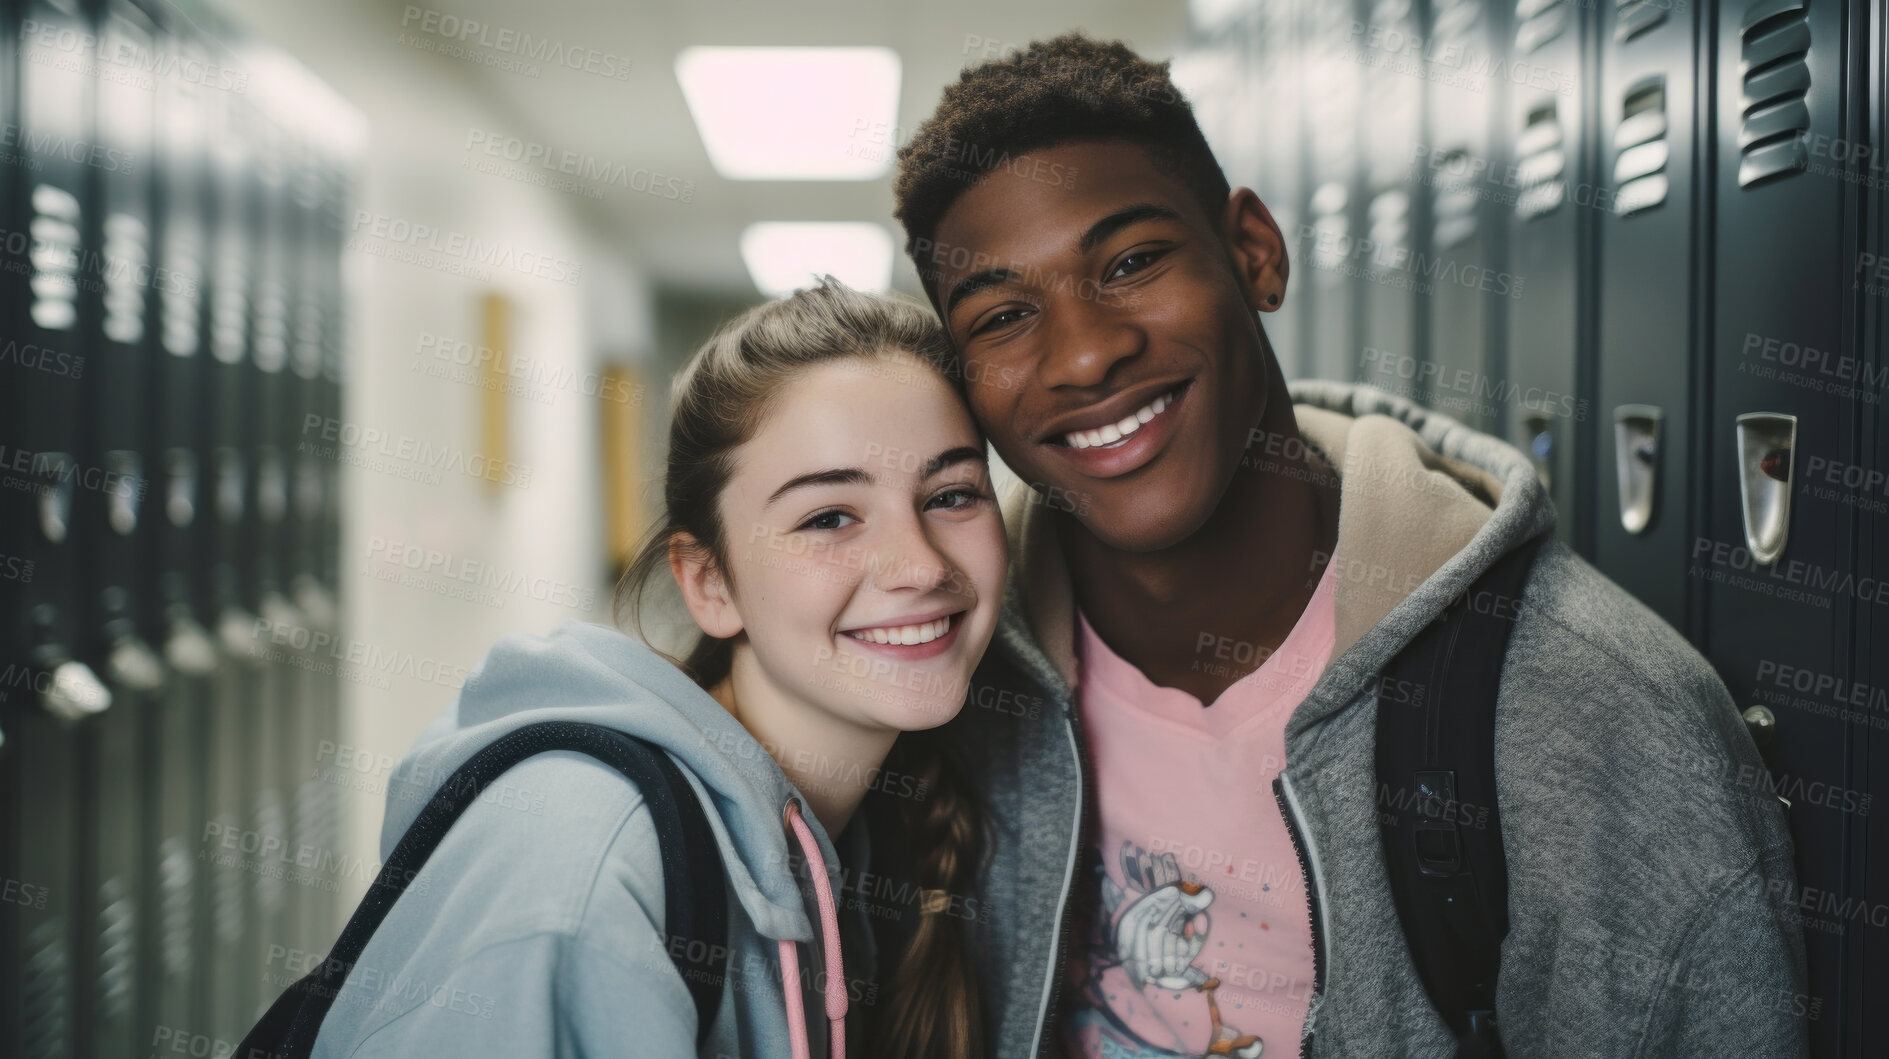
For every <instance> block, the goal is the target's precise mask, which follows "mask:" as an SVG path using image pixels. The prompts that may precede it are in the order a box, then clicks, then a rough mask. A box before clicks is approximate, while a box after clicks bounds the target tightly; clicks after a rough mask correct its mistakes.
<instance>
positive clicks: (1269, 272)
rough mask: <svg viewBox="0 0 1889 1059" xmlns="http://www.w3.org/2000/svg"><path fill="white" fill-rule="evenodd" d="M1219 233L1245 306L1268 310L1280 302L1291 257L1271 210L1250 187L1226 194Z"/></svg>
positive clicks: (1290, 268) (1263, 310) (1284, 290)
mask: <svg viewBox="0 0 1889 1059" xmlns="http://www.w3.org/2000/svg"><path fill="white" fill-rule="evenodd" d="M1221 234H1222V237H1223V238H1224V239H1225V240H1226V245H1227V254H1228V256H1229V257H1230V258H1231V259H1232V262H1233V274H1234V278H1235V279H1237V280H1238V281H1239V284H1240V293H1241V294H1242V295H1243V296H1244V297H1245V298H1246V304H1247V307H1248V308H1252V309H1258V310H1259V311H1260V312H1263V313H1269V312H1272V311H1273V310H1275V309H1277V308H1279V307H1280V306H1281V305H1284V304H1285V300H1286V278H1287V277H1288V276H1289V275H1290V274H1291V272H1292V261H1291V259H1290V258H1289V257H1288V256H1287V254H1286V240H1285V236H1284V235H1283V234H1281V233H1280V231H1279V225H1278V223H1277V222H1275V221H1274V220H1273V219H1272V211H1271V210H1268V209H1267V208H1266V204H1265V203H1264V202H1261V201H1260V200H1259V196H1258V195H1256V194H1254V193H1253V189H1252V188H1234V189H1233V193H1232V194H1230V195H1228V196H1227V208H1226V214H1225V216H1224V217H1222V218H1221Z"/></svg>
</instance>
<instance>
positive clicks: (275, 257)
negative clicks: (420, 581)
mask: <svg viewBox="0 0 1889 1059" xmlns="http://www.w3.org/2000/svg"><path fill="white" fill-rule="evenodd" d="M276 119H277V115H274V114H271V113H268V112H266V111H261V110H259V111H256V112H255V113H254V121H253V122H252V125H251V128H252V130H253V132H254V139H253V142H252V156H253V157H254V159H255V165H254V166H253V167H252V170H251V171H252V173H253V174H254V176H255V178H256V179H255V182H254V186H253V189H252V191H251V201H252V203H253V207H252V208H253V209H254V210H255V214H254V216H255V231H256V233H257V235H256V242H255V244H254V260H255V262H256V267H255V269H254V271H253V277H254V280H253V282H254V288H253V289H254V299H253V301H252V302H251V305H250V311H251V316H250V360H251V366H252V367H253V369H254V370H255V371H256V372H257V373H258V377H257V379H256V383H255V385H256V387H257V389H256V397H257V400H256V420H255V422H256V433H255V449H254V451H255V467H256V479H255V488H256V492H255V500H256V502H255V510H254V514H253V518H252V519H251V520H250V523H249V533H248V542H249V543H248V547H247V548H246V549H245V552H244V555H243V558H244V560H245V561H246V563H247V564H248V565H249V566H250V570H248V571H246V572H245V574H244V579H245V580H246V581H248V582H250V583H251V584H253V586H254V587H253V589H251V590H250V598H252V599H253V600H254V605H255V608H256V613H257V615H258V616H259V617H261V618H262V619H263V620H264V621H266V622H267V623H268V624H267V627H268V628H269V629H270V630H272V635H271V636H270V637H269V641H268V645H269V647H270V648H272V651H271V653H270V655H269V657H268V661H266V662H265V663H264V664H263V665H262V667H261V674H260V675H261V678H262V685H261V688H262V690H261V692H260V694H259V695H258V697H257V699H256V701H255V703H254V706H253V708H254V710H255V714H256V718H255V721H256V727H255V729H254V732H253V735H252V738H253V740H254V741H253V742H252V743H251V749H250V755H251V759H252V761H254V762H255V768H256V773H255V775H256V786H255V789H254V790H253V791H252V792H251V802H250V828H251V829H252V830H253V831H255V832H256V834H257V835H258V836H259V837H260V841H261V843H262V849H263V850H264V851H265V852H264V853H263V854H262V855H261V857H260V859H261V860H262V862H263V863H262V870H261V871H259V872H258V873H256V875H255V876H254V891H255V892H254V902H255V908H256V911H257V918H256V929H255V931H254V932H252V934H251V936H250V951H249V953H248V955H247V956H246V957H245V959H246V963H247V970H246V973H247V974H248V976H249V977H250V978H251V979H252V980H253V981H256V982H258V983H259V984H260V983H262V982H263V976H264V974H265V972H266V971H267V970H268V969H269V960H268V954H269V951H270V946H272V945H276V946H282V945H284V943H285V942H286V941H287V940H288V939H287V934H288V931H289V924H290V923H291V922H293V919H294V916H293V910H292V908H291V905H292V904H293V901H294V898H295V895H296V892H297V891H299V890H300V889H302V887H301V886H300V885H298V884H297V883H296V882H295V881H294V879H293V877H292V876H291V875H290V873H291V872H292V871H293V869H294V868H295V864H294V862H293V860H292V857H293V847H291V846H290V844H289V835H290V823H291V821H290V817H289V813H290V810H291V807H292V802H291V799H292V797H293V793H294V781H293V776H294V770H295V769H296V768H297V767H298V765H299V757H300V755H299V754H297V753H296V752H295V751H296V748H295V747H293V746H292V745H291V740H290V738H289V733H290V731H291V727H290V725H291V722H292V720H293V717H294V695H295V693H296V689H297V688H299V686H300V684H301V680H300V676H299V674H300V673H301V672H302V671H301V670H300V669H299V668H298V667H296V666H295V665H294V664H292V657H293V655H294V654H296V653H299V648H298V647H297V644H298V642H300V636H301V633H300V630H302V629H303V628H304V627H305V626H306V622H305V620H304V619H303V618H302V615H301V613H300V612H299V611H298V610H297V609H296V607H295V605H294V604H293V603H292V602H290V600H289V597H288V594H287V590H288V584H287V580H286V578H285V575H284V561H285V559H286V556H287V552H288V548H287V526H286V523H287V516H288V512H289V504H290V496H289V487H290V463H289V453H288V452H287V451H286V449H285V446H289V445H292V443H293V439H294V437H295V435H296V434H297V433H298V432H299V431H300V430H301V422H300V420H298V419H295V418H294V412H295V411H296V409H295V408H294V407H293V405H292V404H291V398H292V396H293V395H294V392H295V391H294V382H295V379H296V376H295V375H294V373H293V372H291V371H289V370H288V368H289V356H290V345H291V342H292V339H293V335H292V334H291V332H290V321H291V313H290V308H291V297H292V289H291V286H290V284H291V271H290V269H291V266H292V264H293V261H294V249H295V248H294V245H293V243H292V242H291V240H292V238H293V233H294V214H293V209H294V206H293V204H292V203H291V201H290V199H289V178H290V173H289V165H290V161H291V158H290V154H289V150H288V143H287V138H286V136H285V133H284V130H283V129H282V128H281V126H279V125H278V124H276ZM284 640H286V642H283V641H284ZM259 646H261V645H259ZM277 652H279V653H277ZM276 992H277V991H276V990H274V989H273V988H269V987H267V986H261V987H259V988H258V989H257V991H256V994H255V996H256V1000H257V1003H258V1005H259V1008H266V1007H267V1005H268V1004H269V1003H271V1002H273V1001H274V999H275V993H276ZM260 1014H261V1010H260V1009H259V1010H257V1011H255V1012H252V1015H260Z"/></svg>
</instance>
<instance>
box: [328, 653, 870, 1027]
mask: <svg viewBox="0 0 1889 1059" xmlns="http://www.w3.org/2000/svg"><path fill="white" fill-rule="evenodd" d="M549 720H572V721H588V722H593V723H596V724H603V725H608V726H611V727H613V728H617V729H620V730H622V731H625V732H628V733H630V734H632V735H637V736H641V737H643V738H645V739H649V740H651V741H653V742H655V743H656V744H658V745H659V746H661V747H663V748H664V749H666V750H667V751H668V753H669V755H670V757H671V758H672V759H674V760H675V761H676V762H677V763H678V764H679V765H680V766H681V767H682V771H683V773H684V774H685V775H686V776H687V777H688V779H689V784H690V787H691V788H693V789H694V790H695V793H696V796H697V797H698V798H699V799H700V801H701V804H702V806H703V809H704V811H705V812H706V814H707V816H708V819H709V823H710V825H711V826H712V828H713V829H714V832H715V839H716V841H717V842H718V843H719V844H720V846H721V855H722V859H723V861H724V862H725V864H726V867H727V881H726V883H725V886H726V893H727V894H728V901H727V906H728V947H729V950H730V951H729V960H728V964H727V968H726V969H727V972H728V976H727V978H726V980H725V985H724V987H723V989H722V1000H721V1007H720V1010H719V1014H718V1015H717V1017H716V1019H715V1022H714V1025H713V1030H712V1033H711V1035H710V1037H709V1039H708V1042H707V1045H706V1046H705V1047H704V1048H703V1050H702V1051H701V1052H700V1054H701V1055H703V1056H728V1057H737V1056H786V1055H791V1054H797V1053H796V1050H795V1048H794V1047H793V1045H794V1043H795V1042H794V1040H793V1038H794V1037H796V1036H799V1033H801V1032H804V1033H805V1034H806V1037H807V1040H808V1047H809V1048H810V1049H811V1054H813V1055H816V1056H817V1055H825V1054H827V1051H828V1046H829V1045H828V1036H829V1029H828V1016H829V1013H830V1012H831V1011H833V1010H834V1009H835V1008H836V1006H837V1007H838V1008H844V1007H845V1006H846V1004H845V1003H843V1002H842V1000H841V998H848V997H849V998H850V1000H851V1002H852V1006H853V1007H854V1008H855V1009H856V1008H857V1007H858V1006H859V1005H860V1004H862V1003H863V1004H870V1003H872V1001H873V1000H874V999H875V997H876V988H875V987H874V986H873V985H872V984H871V983H872V982H873V981H874V980H875V978H874V975H875V969H876V968H875V965H876V955H875V953H874V952H873V948H874V942H873V938H872V935H871V931H870V929H869V927H868V926H867V925H866V919H865V915H866V914H865V911H864V906H865V903H866V902H863V901H845V900H842V901H841V904H842V905H845V906H846V908H845V909H844V910H843V912H842V914H844V915H846V916H847V917H848V918H849V919H850V920H851V922H850V923H849V924H848V927H847V929H848V932H849V935H850V936H849V937H848V938H847V940H846V941H845V942H844V943H843V944H839V945H834V946H831V948H835V949H839V950H842V954H843V962H844V972H843V974H840V975H834V974H831V973H830V971H831V966H832V957H831V956H830V955H829V952H828V949H829V945H828V944H827V943H826V941H825V940H824V939H822V938H820V937H816V934H817V933H818V932H816V930H815V928H814V923H815V922H816V921H818V920H819V918H820V913H819V908H818V905H817V903H816V901H815V895H814V893H813V888H812V886H811V884H810V882H809V881H808V880H809V876H808V867H809V865H810V864H811V865H813V867H814V868H815V870H822V868H824V873H826V874H827V875H828V878H829V879H830V880H831V882H832V886H833V889H834V890H835V891H836V892H840V893H841V894H844V892H845V887H844V886H843V883H844V882H845V881H846V879H847V878H853V879H858V878H859V876H858V874H857V873H858V872H860V871H861V870H862V869H864V868H865V867H866V864H867V859H868V856H869V851H868V850H867V848H866V841H865V832H866V828H865V827H849V828H847V829H846V830H845V831H844V832H843V833H842V837H843V838H844V839H845V840H846V841H845V842H844V843H843V845H844V846H845V847H846V848H845V849H844V851H843V852H836V850H835V848H834V846H833V843H832V841H831V840H830V839H829V838H828V836H827V834H826V832H825V830H824V829H822V827H821V826H820V823H819V821H818V820H816V819H815V818H814V817H813V814H812V813H811V812H810V811H809V810H808V808H807V806H806V803H805V801H804V799H803V798H802V797H801V795H800V794H799V793H798V792H797V791H796V790H795V789H794V787H793V785H792V784H791V783H790V782H789V781H788V779H787V777H786V776H785V775H784V774H783V773H782V772H781V770H780V767H779V766H778V765H777V764H776V763H775V761H774V760H773V758H771V757H770V756H769V755H768V753H767V752H766V750H765V749H763V748H762V746H761V745H760V743H758V742H756V741H755V739H754V737H753V736H751V735H749V734H748V732H747V730H746V729H744V728H743V727H742V726H741V725H740V723H739V722H737V721H736V720H735V719H734V718H733V717H732V716H731V715H730V714H729V713H728V711H727V710H725V709H723V708H722V707H721V705H720V704H719V703H717V702H716V701H715V700H714V699H713V698H712V697H710V696H709V695H708V693H707V692H705V691H703V690H702V689H701V688H700V687H698V686H697V685H696V684H694V683H693V682H692V681H690V680H689V679H688V677H687V676H685V675H684V674H683V673H682V672H681V671H679V670H677V669H676V668H675V667H673V666H671V665H670V664H669V663H668V662H666V661H664V660H663V659H662V658H661V657H660V656H659V655H657V654H656V653H655V652H653V651H651V650H650V649H649V648H648V647H646V646H644V645H643V644H641V643H639V642H637V641H636V640H634V639H631V638H630V637H628V636H626V635H624V634H623V633H621V632H618V631H617V630H615V629H612V628H608V627H606V626H602V625H594V624H588V623H579V622H569V623H566V624H564V625H563V626H561V627H559V628H558V629H557V630H555V631H554V632H553V633H552V634H551V635H550V636H548V637H540V636H526V635H513V636H507V637H505V638H504V639H502V640H500V641H499V642H498V643H497V644H496V645H495V646H494V647H493V648H492V650H491V653H490V654H488V655H487V656H486V659H485V661H484V663H483V664H482V665H481V667H480V668H479V670H478V671H477V672H476V673H475V674H474V675H473V677H472V678H471V679H470V680H468V681H467V683H466V686H465V688H464V690H462V691H461V693H460V695H459V698H458V701H457V702H455V703H454V704H453V706H452V707H451V708H449V709H448V710H447V711H446V712H445V713H444V714H443V715H442V716H441V717H440V718H439V720H438V721H436V722H435V723H434V724H433V725H432V727H430V728H429V729H428V730H427V731H426V732H425V734H423V735H422V736H421V738H420V740H419V742H418V743H417V744H416V745H415V746H414V748H413V749H412V750H411V751H409V752H408V754H407V756H406V757H405V758H404V759H403V760H402V761H401V763H400V765H399V767H398V768H397V769H396V770H395V772H394V774H393V776H392V778H391V779H390V781H389V784H388V788H389V789H388V798H387V817H386V822H385V824H384V826H383V829H382V833H381V856H382V858H383V859H384V858H385V857H386V856H387V855H388V854H389V853H391V852H392V850H393V847H394V844H395V843H397V842H398V841H399V839H400V836H401V835H402V834H404V833H405V832H406V830H407V828H408V826H409V825H411V824H412V822H413V820H414V818H415V817H416V816H417V815H418V814H419V811H420V809H421V808H422V807H423V806H424V805H425V803H426V801H427V799H429V798H430V797H431V796H432V794H433V792H434V791H435V790H436V789H437V788H438V787H439V786H440V784H441V783H443V782H444V781H445V780H446V778H447V777H448V776H450V775H451V774H452V772H453V770H454V769H455V768H457V767H458V766H459V765H461V764H462V763H464V762H465V761H466V760H467V759H468V758H470V757H471V756H472V755H473V754H474V753H475V752H477V751H478V750H479V749H480V748H482V747H484V746H486V745H487V744H489V743H491V742H492V741H493V740H495V739H497V738H498V737H499V736H501V735H503V734H505V733H506V732H509V731H511V730H513V729H515V728H518V727H520V726H522V725H525V724H529V723H532V722H535V721H549ZM680 793H682V792H678V794H680ZM790 801H792V802H795V803H797V804H798V806H799V811H800V815H801V816H802V817H804V819H805V821H806V824H807V829H808V834H807V836H805V838H802V837H800V836H797V835H795V834H794V829H792V828H790V826H789V825H788V823H787V822H786V821H785V820H784V819H783V811H784V809H785V807H786V806H787V804H788V803H789V802H790ZM861 815H862V814H857V813H856V814H855V818H856V819H857V818H859V817H860V816H861ZM804 842H811V843H814V844H817V849H818V862H817V863H815V862H814V859H813V857H812V856H810V855H807V854H805V853H804V852H803V851H804V850H805V849H806V846H805V845H803V843H804ZM790 850H792V853H791V855H790V852H789V851H790ZM841 864H844V865H845V870H844V872H842V871H840V870H839V866H840V865H841ZM803 895H804V896H803ZM829 923H830V925H835V926H836V925H837V924H836V923H832V921H831V920H830V921H829ZM662 930H663V886H662V870H661V859H660V855H659V851H658V846H657V843H656V833H655V830H654V828H653V826H652V824H651V817H650V814H649V812H648V809H647V808H646V807H645V805H644V804H643V800H642V797H641V795H640V794H639V792H638V791H637V789H636V787H635V786H634V785H633V784H632V783H630V782H629V781H628V780H627V779H625V778H624V777H623V775H622V774H621V773H619V772H617V771H616V770H615V769H613V768H611V767H610V766H608V765H605V764H603V763H601V762H599V761H597V760H595V759H593V758H590V757H588V756H586V755H583V754H579V753H576V752H572V751H555V752H551V753H546V754H541V755H539V756H537V757H534V758H531V759H528V760H526V761H525V762H523V763H521V764H519V765H518V766H516V767H514V768H513V769H511V770H510V771H509V772H507V773H506V774H505V775H503V776H501V777H500V778H499V779H498V781H496V782H495V783H494V784H493V785H492V786H491V787H490V788H488V789H487V791H486V792H485V793H484V794H483V795H481V796H480V799H479V800H478V801H476V802H474V803H473V805H471V806H470V807H469V808H468V809H467V810H466V812H465V815H464V816H462V817H461V818H460V819H459V821H458V822H457V823H456V824H455V825H454V826H453V828H452V830H451V831H449V832H448V833H447V835H446V838H445V840H444V841H443V842H442V843H441V844H440V846H439V849H438V850H437V851H436V852H435V853H434V854H433V857H432V859H431V860H429V861H428V862H427V864H426V867H425V868H424V869H423V870H421V871H420V872H419V873H418V874H417V875H416V876H415V878H414V880H413V884H412V885H411V886H410V887H409V889H408V892H407V893H406V894H404V895H403V896H401V898H400V899H399V901H398V902H396V904H395V905H394V908H393V910H392V912H391V913H390V914H389V915H388V917H387V919H386V921H385V922H384V923H383V924H382V925H381V927H380V929H379V930H378V931H377V932H376V933H375V935H374V938H373V940H372V941H371V942H370V943H369V944H368V946H367V949H366V951H365V952H364V953H363V954H362V958H361V961H360V963H358V964H357V965H356V966H355V968H354V970H353V971H352V972H351V973H350V974H349V976H348V979H347V982H346V984H345V985H344V986H343V987H342V989H341V990H340V992H339V994H338V995H337V996H336V998H335V1002H334V1006H333V1008H332V1009H331V1010H330V1012H329V1015H328V1017H327V1020H326V1022H325V1023H324V1024H323V1026H322V1031H321V1034H320V1036H319V1037H318V1038H317V1040H316V1042H315V1051H314V1054H315V1056H316V1057H317V1059H335V1057H340V1056H360V1057H366V1056H390V1057H391V1056H399V1057H403V1059H404V1057H408V1056H419V1055H425V1056H450V1057H452V1059H473V1057H478V1056H492V1057H495V1059H496V1057H501V1056H502V1057H505V1059H516V1057H525V1056H576V1055H585V1056H603V1055H610V1056H691V1055H696V1054H698V1053H697V1052H696V1049H695V1039H696V1036H695V1035H696V1018H695V1009H694V1007H693V1005H692V1003H691V1001H690V998H689V993H688V991H687V989H686V988H685V987H684V985H683V981H682V978H681V976H680V975H679V974H678V973H677V971H676V969H675V967H674V964H673V962H672V960H671V958H670V954H669V953H668V951H666V949H665V947H664V942H663V940H662ZM837 936H838V935H834V934H831V933H828V934H827V937H837ZM855 938H857V939H860V941H859V943H856V942H855V941H854V940H853V939H855ZM783 940H784V941H789V942H799V943H802V944H800V945H799V946H798V947H797V948H798V956H797V959H796V962H797V964H798V967H799V969H800V976H801V982H802V984H803V987H804V988H803V989H798V990H795V992H797V993H800V994H801V995H800V996H798V997H796V1006H797V1007H798V1008H799V1014H800V1015H801V1016H802V1018H804V1023H805V1028H804V1030H799V1031H798V1032H793V1031H791V1030H790V1026H789V1015H788V1010H787V1000H786V995H787V994H786V991H785V990H783V988H782V984H781V981H782V951H781V946H780V942H781V941H783ZM790 973H791V972H790ZM829 983H833V988H830V989H829V988H827V987H828V985H829ZM839 983H844V984H839ZM821 989H825V990H826V992H827V993H828V994H830V995H828V996H826V997H824V998H823V997H822V995H821V994H820V993H819V992H816V990H821ZM823 1001H824V1002H823ZM856 1014H858V1012H856ZM796 1021H800V1020H799V1019H797V1020H796ZM795 1029H798V1028H797V1027H796V1028H795ZM854 1035H857V1030H855V1034H854ZM849 1043H852V1044H853V1050H854V1054H855V1055H858V1054H863V1050H862V1047H861V1044H860V1043H858V1042H849Z"/></svg>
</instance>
